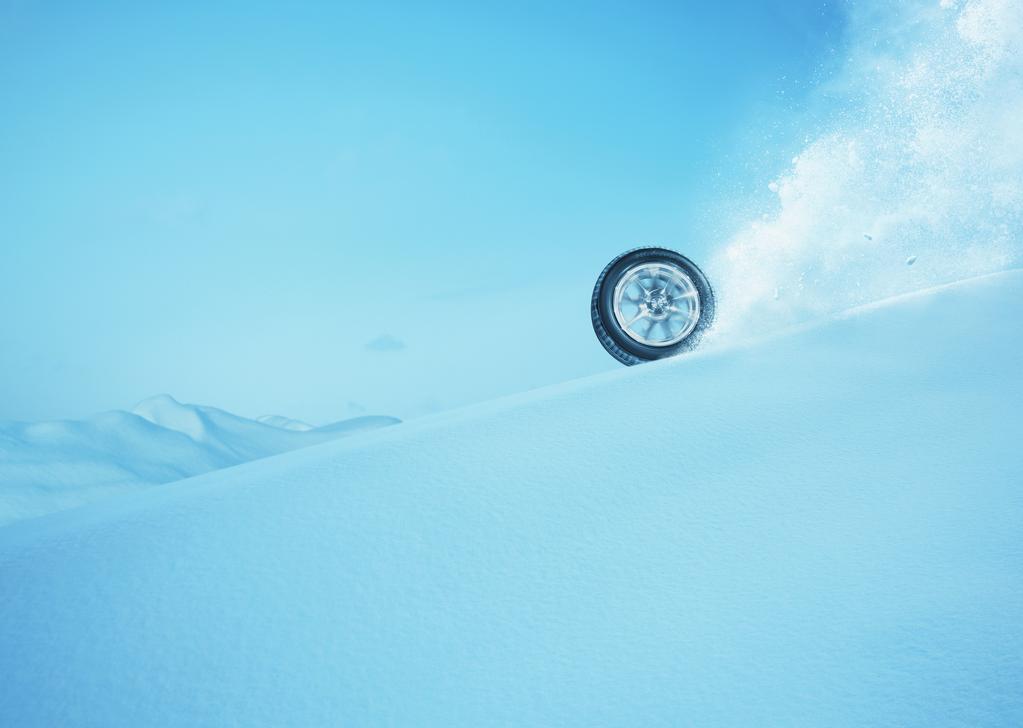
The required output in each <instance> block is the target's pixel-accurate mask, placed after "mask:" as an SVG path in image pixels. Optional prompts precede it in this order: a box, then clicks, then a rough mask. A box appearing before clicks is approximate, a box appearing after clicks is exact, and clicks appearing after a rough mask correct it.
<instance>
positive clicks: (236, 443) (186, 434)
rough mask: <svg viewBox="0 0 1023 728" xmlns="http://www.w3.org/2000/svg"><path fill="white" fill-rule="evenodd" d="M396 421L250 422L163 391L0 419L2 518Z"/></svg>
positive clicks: (55, 507) (166, 480)
mask: <svg viewBox="0 0 1023 728" xmlns="http://www.w3.org/2000/svg"><path fill="white" fill-rule="evenodd" d="M395 422H397V420H396V419H394V418H392V417H358V418H355V419H351V420H344V421H342V422H337V423H334V424H332V425H326V426H324V427H317V428H314V427H312V426H310V425H307V424H305V423H302V422H298V421H297V420H290V419H288V418H286V417H280V416H269V417H263V418H260V421H255V420H249V419H246V418H244V417H238V416H237V415H233V414H231V413H230V412H225V411H224V410H220V409H217V408H215V407H204V406H200V405H191V404H182V403H180V402H178V401H177V400H175V399H174V398H173V397H171V396H169V395H166V394H164V395H159V396H157V397H151V398H150V399H147V400H145V401H143V402H140V403H139V404H138V405H137V406H136V407H135V409H134V410H133V411H132V412H122V411H114V412H104V413H103V414H100V415H97V416H95V417H92V418H90V419H87V420H83V421H64V422H35V423H27V422H0V524H4V523H7V522H10V521H14V520H17V519H19V518H28V517H31V516H38V515H42V514H44V513H49V512H50V511H54V510H60V509H63V508H70V507H72V506H77V505H81V504H83V503H87V502H90V501H93V500H97V499H100V498H105V497H107V496H110V495H114V494H117V493H122V492H125V491H128V490H136V489H139V488H144V487H147V486H151V485H156V484H160V483H169V482H171V481H175V480H180V479H181V478H187V477H190V476H192V475H198V474H200V473H206V472H209V471H211V470H217V469H218V468H224V467H227V466H230V465H237V464H238V463H243V462H247V461H249V460H255V459H257V458H262V457H266V456H268V455H276V454H278V453H282V452H285V451H287V450H294V449H296V448H300V447H306V446H308V445H313V444H318V443H321V442H326V441H327V440H331V439H334V438H337V437H342V436H345V435H349V434H354V433H357V432H362V431H365V430H370V429H375V428H377V427H383V426H385V425H389V424H394V423H395Z"/></svg>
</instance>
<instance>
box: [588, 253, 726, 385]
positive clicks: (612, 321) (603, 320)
mask: <svg viewBox="0 0 1023 728" xmlns="http://www.w3.org/2000/svg"><path fill="white" fill-rule="evenodd" d="M643 263H660V264H665V265H669V266H673V267H675V268H678V269H680V270H681V271H682V272H684V273H685V275H686V276H688V277H689V279H690V280H691V281H692V284H693V287H694V288H695V289H696V293H697V296H698V300H699V318H698V320H697V321H696V326H695V328H693V330H692V331H691V332H690V333H689V334H688V335H686V337H685V338H683V339H682V340H681V341H678V342H677V343H673V344H671V345H669V346H650V345H647V344H644V343H642V342H641V341H638V340H637V339H636V338H634V337H633V336H631V335H630V334H629V333H628V332H627V331H626V330H625V329H623V328H622V326H621V324H619V322H618V320H617V319H616V317H615V314H614V302H613V298H614V293H615V287H616V286H617V285H618V282H619V281H620V280H621V279H622V277H623V275H624V274H625V273H626V272H627V271H629V270H630V269H632V268H634V267H635V266H636V265H639V264H643ZM590 318H591V319H592V320H593V331H594V332H595V333H596V334H597V339H598V340H599V341H600V343H601V344H602V345H603V347H604V348H605V349H607V352H608V353H609V354H610V355H611V356H613V357H614V358H615V359H617V360H618V361H620V362H621V363H622V364H627V365H629V366H632V365H633V364H642V363H643V362H646V361H653V360H654V359H665V358H667V357H670V356H676V355H677V354H681V353H683V352H686V351H691V350H692V349H694V348H696V346H697V345H698V344H699V343H700V339H701V338H703V335H704V334H705V333H706V331H707V329H709V328H710V326H711V324H713V322H714V291H713V289H712V288H711V287H710V283H709V282H708V281H707V276H705V275H704V274H703V271H701V270H700V269H699V268H698V267H697V266H696V264H695V263H693V261H691V260H689V258H687V257H685V256H684V255H682V254H681V253H677V252H675V251H674V250H669V249H667V248H655V247H645V248H635V249H634V250H630V251H628V252H626V253H622V254H621V255H619V256H618V257H617V258H615V259H614V260H612V261H611V262H610V263H608V264H607V267H605V268H604V270H603V271H601V273H600V276H599V277H598V278H597V284H596V285H595V286H594V287H593V298H592V300H591V302H590ZM626 323H628V322H626Z"/></svg>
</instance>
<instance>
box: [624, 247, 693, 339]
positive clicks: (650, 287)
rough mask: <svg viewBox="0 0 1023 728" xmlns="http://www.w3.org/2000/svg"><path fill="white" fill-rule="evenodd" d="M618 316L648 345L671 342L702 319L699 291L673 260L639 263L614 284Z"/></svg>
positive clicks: (631, 334) (630, 333)
mask: <svg viewBox="0 0 1023 728" xmlns="http://www.w3.org/2000/svg"><path fill="white" fill-rule="evenodd" d="M612 307H613V310H614V315H615V319H616V320H617V321H618V325H619V326H621V328H622V331H624V332H625V333H626V335H628V336H629V337H630V338H632V339H634V340H635V341H638V342H639V343H641V344H645V345H647V346H672V345H673V344H677V343H678V342H680V341H682V339H684V338H686V337H687V336H689V334H691V333H692V331H693V329H695V328H696V324H697V323H698V322H699V320H700V295H699V292H698V291H697V289H696V286H695V285H694V284H693V281H692V279H691V278H690V277H689V276H688V275H686V273H685V272H684V271H683V270H682V269H681V268H678V267H677V266H674V265H671V264H670V263H640V264H639V265H636V266H633V267H632V268H629V269H628V270H627V271H625V273H623V274H622V277H621V279H619V281H618V285H616V286H615V290H614V297H613V299H612Z"/></svg>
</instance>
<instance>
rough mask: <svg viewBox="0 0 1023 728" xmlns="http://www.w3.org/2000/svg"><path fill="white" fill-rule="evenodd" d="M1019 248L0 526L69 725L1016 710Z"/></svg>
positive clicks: (682, 720)
mask: <svg viewBox="0 0 1023 728" xmlns="http://www.w3.org/2000/svg"><path fill="white" fill-rule="evenodd" d="M1021 318H1023V273H1020V272H1012V273H1004V274H999V275H993V276H988V277H986V278H982V279H976V280H971V281H967V282H964V283H961V284H957V285H954V286H949V287H945V288H942V289H938V290H933V291H929V292H925V293H922V294H917V295H912V296H907V297H903V298H900V299H897V300H893V301H889V302H886V303H884V304H880V305H875V306H871V307H869V308H867V309H862V310H859V311H856V312H853V313H851V314H848V315H846V316H843V317H841V318H839V319H837V320H834V321H831V322H830V323H828V324H827V325H822V326H817V327H814V328H807V329H803V330H800V331H796V332H790V333H789V334H787V335H785V336H779V337H775V338H772V339H769V340H766V341H762V342H760V343H759V344H756V345H749V346H745V347H743V348H738V349H732V350H718V351H704V352H702V353H698V354H696V355H691V356H687V357H684V358H681V359H677V360H668V361H664V362H659V363H655V364H649V365H644V366H642V367H636V368H634V369H631V370H623V371H621V372H615V373H613V374H611V375H606V376H600V377H596V378H592V379H588V380H583V381H578V382H573V383H570V384H567V385H564V386H560V387H554V388H549V389H545V390H540V391H537V392H534V393H531V394H528V395H524V396H520V397H516V398H513V399H509V400H504V401H499V402H495V403H490V404H488V405H484V406H477V407H474V408H470V409H466V410H462V411H460V412H455V413H450V414H448V415H444V416H439V417H436V418H433V419H423V420H419V421H416V422H413V423H405V424H402V425H399V426H397V427H392V428H386V429H384V430H380V431H378V432H373V433H368V434H365V435H362V436H360V437H358V438H351V439H347V440H343V441H337V442H330V443H325V444H323V445H319V446H315V447H311V448H306V449H304V450H301V451H296V452H291V453H286V454H283V455H280V456H277V457H273V458H268V459H264V460H261V461H257V462H252V463H247V464H244V465H240V466H238V467H235V468H228V469H225V470H220V471H217V472H214V473H209V474H207V475H202V476H199V477H195V478H191V479H189V480H185V481H182V482H180V483H177V484H175V485H173V486H169V487H166V488H158V489H147V490H144V491H141V492H138V493H135V494H130V495H127V496H123V497H120V498H117V499H110V500H107V501H105V502H102V503H97V504H93V505H91V506H86V507H84V508H80V509H76V510H71V511H64V512H61V513H55V514H51V515H49V516H46V517H42V518H38V519H32V520H26V521H21V522H19V523H14V524H11V525H9V526H7V527H5V528H2V529H0V614H2V615H3V619H2V620H0V666H2V673H3V674H2V679H0V715H2V716H4V719H5V721H7V722H8V723H10V724H11V725H17V726H49V725H147V726H160V725H218V726H219V725H305V726H308V725H378V724H379V725H493V724H501V725H508V724H514V725H678V724H688V725H704V726H723V725H737V726H749V725H828V726H842V725H874V726H881V725H892V726H914V725H915V726H934V725H950V724H957V725H1019V724H1021V723H1023V693H1021V692H1020V690H1019V686H1020V683H1021V680H1023V558H1021V557H1023V488H1021V484H1023V457H1021V455H1020V442H1021V441H1023V419H1021V418H1020V416H1019V413H1020V411H1021V410H1023V341H1021V334H1023V330H1021V328H1020V326H1019V323H1018V322H1019V321H1020V320H1021Z"/></svg>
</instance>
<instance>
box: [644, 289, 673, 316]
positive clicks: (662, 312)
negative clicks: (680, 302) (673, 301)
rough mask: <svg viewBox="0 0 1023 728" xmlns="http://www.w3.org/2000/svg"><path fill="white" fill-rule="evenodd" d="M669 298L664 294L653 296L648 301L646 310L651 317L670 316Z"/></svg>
mask: <svg viewBox="0 0 1023 728" xmlns="http://www.w3.org/2000/svg"><path fill="white" fill-rule="evenodd" d="M669 303H670V302H669V301H668V297H667V296H665V295H664V294H663V293H658V294H657V295H653V294H651V295H650V296H648V297H647V299H646V310H647V311H649V312H650V315H651V316H657V317H662V318H663V317H664V316H666V315H667V314H668V305H669Z"/></svg>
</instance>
